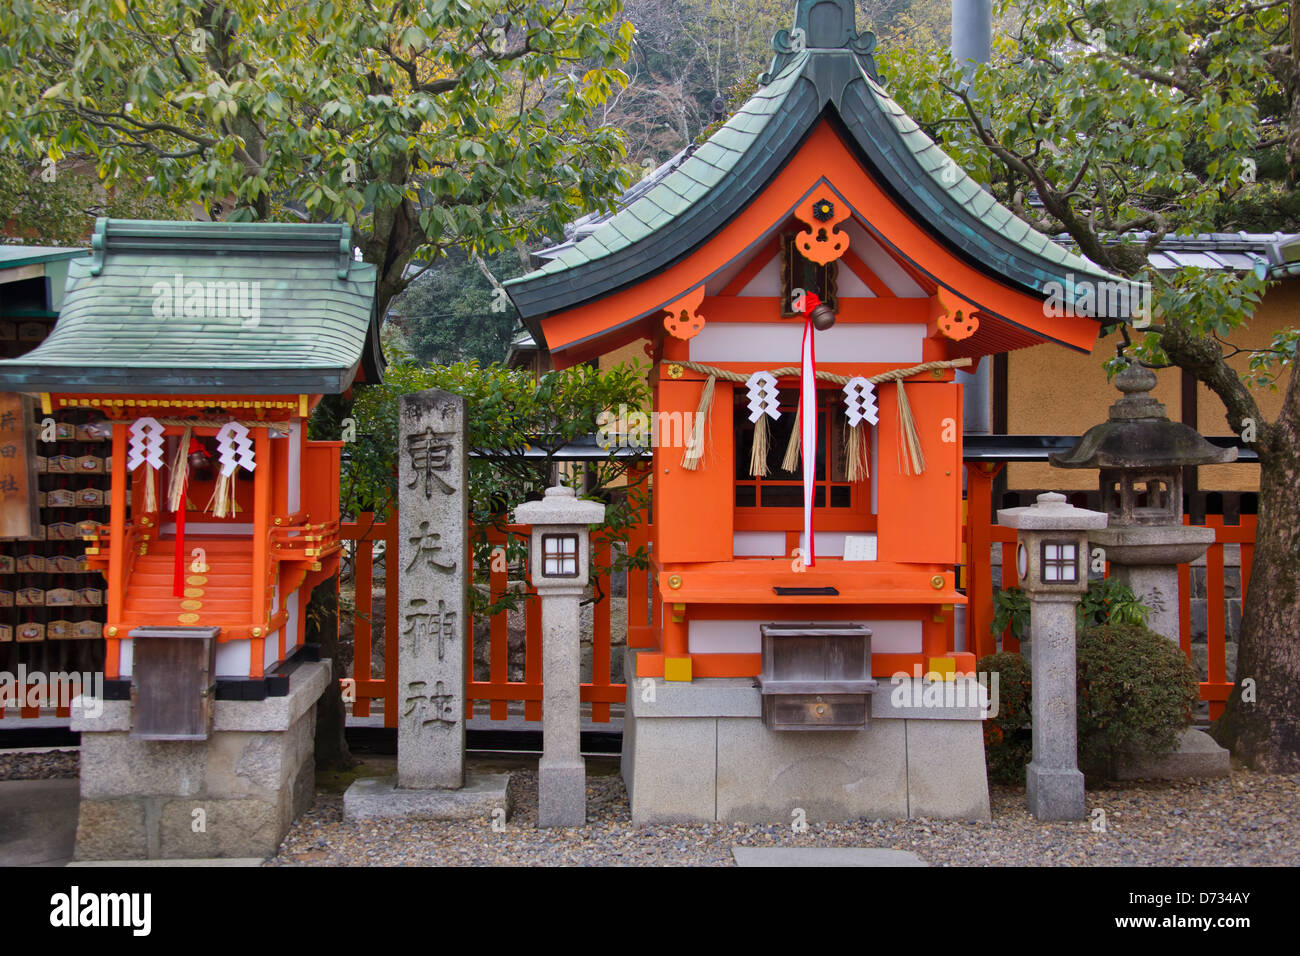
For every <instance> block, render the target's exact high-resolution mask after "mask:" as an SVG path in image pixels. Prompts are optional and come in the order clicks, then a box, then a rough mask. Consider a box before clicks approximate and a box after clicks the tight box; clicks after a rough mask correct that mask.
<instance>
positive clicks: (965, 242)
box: [506, 0, 1143, 341]
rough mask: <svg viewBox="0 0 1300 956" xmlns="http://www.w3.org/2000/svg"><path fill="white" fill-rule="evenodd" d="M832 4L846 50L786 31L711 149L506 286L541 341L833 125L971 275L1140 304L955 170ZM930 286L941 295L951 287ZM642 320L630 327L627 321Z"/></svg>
mask: <svg viewBox="0 0 1300 956" xmlns="http://www.w3.org/2000/svg"><path fill="white" fill-rule="evenodd" d="M826 6H827V5H826V4H824V3H823V4H817V5H813V7H810V6H808V5H807V4H805V3H802V2H801V3H800V4H799V5H798V7H797V9H796V23H805V24H806V25H812V24H815V22H816V21H815V19H806V20H800V19H799V18H800V17H805V18H807V16H808V11H810V10H812V9H813V8H814V7H817V8H818V9H820V8H823V7H826ZM837 6H839V7H840V9H841V11H842V16H841V18H840V19H839V20H838V21H835V20H834V18H832V19H831V20H824V21H823V23H829V24H831V26H830V27H828V28H826V29H825V30H824V32H823V34H822V36H823V37H827V36H831V37H834V36H842V37H843V39H842V41H839V42H826V44H825V46H823V47H816V46H814V45H813V40H812V39H809V40H808V43H807V45H806V46H805V47H803V48H799V49H796V48H795V46H792V45H791V43H790V34H788V33H786V32H785V31H782V32H781V33H779V34H778V35H777V38H776V41H775V45H776V47H777V50H778V55H777V58H776V60H775V61H774V68H773V74H774V75H772V76H771V77H770V81H769V82H768V83H767V85H765V86H763V87H762V88H760V90H759V91H758V93H757V94H755V95H754V96H753V97H752V98H751V99H750V100H749V101H748V102H746V103H745V104H744V105H743V106H742V107H741V108H740V110H739V111H738V112H737V113H736V114H735V115H734V116H732V117H731V119H730V120H728V122H727V123H726V124H725V125H724V126H723V127H722V128H721V129H719V130H718V131H717V132H716V133H714V134H713V135H712V136H711V137H710V138H709V140H708V141H707V142H706V143H704V144H702V145H701V146H700V147H699V148H698V149H694V150H687V152H686V154H684V157H682V158H680V159H679V160H678V161H676V165H675V166H671V165H670V167H669V168H666V169H664V170H661V171H660V172H658V173H657V174H656V176H655V178H654V179H653V181H650V182H648V183H640V184H637V185H636V186H634V187H632V189H630V190H629V191H628V192H627V193H626V194H625V195H624V198H623V202H624V203H625V205H624V206H623V208H622V209H620V210H619V212H618V213H617V214H615V215H613V216H611V217H607V218H604V219H601V218H600V217H587V219H585V220H579V222H578V223H577V224H575V226H578V227H580V229H579V231H578V234H577V237H576V241H573V242H569V243H563V244H561V245H560V246H557V247H553V249H551V250H543V251H542V252H541V253H540V256H542V257H545V258H547V259H549V261H547V262H545V264H543V265H541V266H540V267H539V268H537V269H535V270H534V271H533V272H530V273H528V274H527V275H524V276H521V277H519V278H517V279H514V280H511V281H510V282H507V283H506V287H507V288H508V290H509V292H510V295H511V298H512V300H513V301H514V303H515V306H516V307H517V308H518V309H519V312H520V315H521V316H522V317H523V318H524V320H525V322H527V323H528V324H529V327H530V329H532V331H533V333H534V335H535V336H536V337H537V338H538V340H539V341H541V340H542V334H541V326H540V321H539V320H540V319H541V318H542V317H544V316H546V315H550V314H553V313H555V312H558V311H561V310H563V309H568V308H572V307H574V306H577V305H580V304H583V303H584V302H590V301H593V300H596V299H599V298H601V297H603V296H606V295H609V294H611V293H613V292H616V291H618V290H619V289H622V288H626V287H628V286H629V285H632V284H634V283H636V282H638V281H640V280H641V279H643V278H645V277H647V276H650V275H654V274H656V273H658V272H660V271H662V270H663V269H664V268H667V267H668V266H671V265H672V264H673V263H674V262H676V261H678V260H680V259H682V258H684V257H685V256H687V255H689V254H690V253H691V252H692V251H694V250H695V249H696V248H698V247H699V246H701V245H702V244H704V243H705V242H707V241H708V240H709V238H710V237H711V236H712V235H713V234H714V233H715V232H717V231H718V230H719V229H721V228H722V227H723V226H724V225H726V223H727V222H728V221H730V220H731V219H732V218H733V217H734V216H736V215H737V214H739V212H740V211H742V210H743V209H744V208H745V206H746V205H747V204H748V203H749V201H750V200H752V199H753V198H754V197H755V196H756V195H758V193H759V192H761V191H762V189H763V188H764V187H765V186H766V185H767V184H768V183H769V182H770V181H771V178H772V177H773V176H775V175H776V173H777V172H779V170H780V168H781V166H782V165H784V162H785V161H786V160H787V159H788V158H789V156H790V155H792V154H793V153H794V152H795V151H796V150H797V149H798V148H799V145H800V144H801V143H802V141H803V139H804V137H805V136H807V134H808V133H809V131H810V130H811V129H812V128H813V127H814V126H815V125H816V124H817V123H818V122H819V121H821V119H822V118H823V117H824V116H826V115H827V114H830V113H833V114H835V115H836V116H838V118H839V119H840V121H841V122H842V124H843V128H844V129H846V130H847V132H848V133H849V134H850V137H849V138H850V141H851V143H852V145H854V146H855V147H856V148H857V149H858V151H859V154H860V156H861V157H862V159H863V161H864V163H865V164H866V166H867V167H868V168H869V169H870V170H871V171H872V172H873V174H874V175H875V176H876V177H877V178H878V180H880V181H881V183H882V185H883V186H884V187H885V188H886V190H887V191H889V192H890V193H891V194H893V195H894V196H895V197H896V198H897V199H898V201H899V202H900V204H901V205H902V206H903V207H904V208H905V209H907V210H908V211H909V212H910V213H911V215H912V216H913V217H914V218H915V219H917V220H918V221H919V222H920V223H921V224H922V225H924V226H925V227H926V228H927V229H928V230H929V231H930V233H931V234H932V235H934V236H935V237H936V238H938V239H939V240H940V241H942V242H943V243H944V244H945V245H946V246H948V248H949V249H951V250H952V251H953V252H954V253H955V254H956V255H958V256H959V257H961V258H963V259H964V260H965V261H967V262H968V263H969V264H971V265H973V266H974V267H975V268H977V269H980V270H981V271H983V272H985V273H986V274H989V275H992V276H994V277H996V278H998V279H999V280H1001V281H1004V282H1008V283H1010V284H1012V285H1017V286H1019V287H1021V288H1022V289H1024V290H1025V291H1026V292H1029V293H1031V294H1035V295H1046V291H1045V287H1046V285H1047V283H1049V282H1055V283H1059V284H1060V285H1061V286H1062V287H1064V288H1067V289H1068V288H1079V289H1082V288H1083V287H1085V286H1086V285H1087V281H1086V280H1091V281H1094V282H1096V281H1105V282H1115V283H1120V284H1121V286H1126V287H1127V288H1128V289H1129V296H1130V301H1139V299H1138V298H1137V297H1138V296H1140V295H1141V294H1142V289H1143V287H1142V286H1141V284H1140V283H1135V282H1130V281H1129V280H1126V279H1124V278H1122V277H1120V276H1115V275H1112V274H1110V273H1108V272H1106V271H1105V270H1103V269H1101V268H1100V267H1098V266H1097V265H1095V264H1094V263H1092V262H1089V261H1088V260H1087V259H1084V258H1082V257H1080V256H1078V255H1075V254H1073V253H1071V252H1069V251H1068V250H1066V249H1064V248H1062V247H1061V246H1060V245H1058V244H1057V243H1056V242H1053V241H1052V240H1051V239H1050V238H1049V237H1047V236H1045V235H1042V234H1041V233H1039V232H1037V231H1036V230H1034V229H1033V228H1032V227H1030V226H1029V225H1028V223H1025V222H1024V221H1023V220H1021V219H1019V218H1018V217H1016V216H1015V215H1014V214H1013V213H1012V212H1011V211H1010V210H1008V209H1006V208H1005V207H1003V206H1001V205H999V204H998V203H997V202H996V200H994V198H993V197H992V196H991V195H989V194H988V193H987V192H986V191H985V190H984V189H983V188H981V187H980V186H979V184H978V183H976V182H975V181H974V180H973V179H971V178H970V177H969V176H968V175H967V174H966V173H965V172H964V171H962V170H961V169H960V167H959V166H957V165H956V164H955V163H953V162H952V161H951V160H950V159H949V158H948V157H947V155H946V154H945V153H944V152H943V151H942V150H941V149H940V148H939V147H938V146H937V145H936V144H935V143H934V142H933V141H932V140H931V139H930V138H929V137H928V136H927V135H926V134H925V133H924V132H923V131H922V130H921V129H920V127H918V126H917V124H916V123H915V122H914V121H913V120H912V119H911V117H909V116H908V115H907V114H906V113H905V112H904V111H903V109H902V108H901V107H900V106H899V105H898V104H897V103H895V102H894V101H893V100H892V99H891V98H890V97H889V95H888V94H887V93H886V92H885V90H884V88H883V87H882V86H881V85H880V83H879V82H878V81H877V79H876V77H875V70H874V62H873V61H872V60H871V57H870V52H871V49H872V48H873V47H874V39H871V38H869V35H864V36H859V35H858V34H857V33H856V31H855V30H854V29H853V24H852V19H851V18H852V12H851V11H852V4H851V3H849V2H848V0H844V3H842V4H837ZM809 29H810V30H811V31H813V32H815V30H816V27H815V26H809ZM809 35H810V36H811V33H810V34H809ZM950 169H951V171H949V170H950ZM945 177H947V178H950V179H952V180H953V181H952V182H945ZM933 278H934V279H935V280H936V281H938V282H940V284H942V282H943V277H938V276H936V277H933ZM1098 298H1099V299H1100V298H1102V297H1098ZM1116 300H1117V301H1120V302H1123V301H1124V300H1123V298H1122V297H1116ZM1109 301H1110V300H1108V302H1107V303H1100V304H1101V305H1103V306H1106V305H1108V304H1109ZM1098 317H1099V318H1118V317H1122V316H1109V315H1099V316H1098ZM639 318H640V317H639V316H628V317H627V319H626V322H634V321H636V320H637V319H639Z"/></svg>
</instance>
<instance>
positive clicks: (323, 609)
mask: <svg viewBox="0 0 1300 956" xmlns="http://www.w3.org/2000/svg"><path fill="white" fill-rule="evenodd" d="M307 641H308V642H309V643H315V644H319V645H320V654H321V659H322V660H326V659H327V660H329V662H330V666H331V668H332V670H331V677H332V680H331V681H330V683H329V686H328V687H326V688H325V693H324V694H322V695H321V699H320V700H319V701H318V702H317V704H316V769H317V770H348V769H350V768H352V767H354V766H356V763H357V761H356V760H355V759H353V757H352V752H351V751H350V750H348V742H347V738H346V737H345V736H344V733H343V731H344V729H345V726H346V721H347V710H346V709H345V708H344V706H343V694H342V690H341V689H340V685H339V681H340V680H341V679H342V678H344V677H346V676H347V675H346V674H344V673H343V669H342V667H340V666H339V659H338V658H339V601H338V576H337V575H335V576H334V577H332V578H330V579H329V580H328V581H322V582H321V583H320V584H318V585H316V588H315V590H313V591H312V593H311V601H310V602H309V603H308V606H307Z"/></svg>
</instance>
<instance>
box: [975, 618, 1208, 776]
mask: <svg viewBox="0 0 1300 956" xmlns="http://www.w3.org/2000/svg"><path fill="white" fill-rule="evenodd" d="M1076 659H1077V668H1078V699H1077V704H1076V706H1077V714H1078V748H1079V751H1078V754H1079V757H1078V759H1079V766H1080V767H1081V768H1083V769H1084V770H1085V771H1087V772H1089V773H1093V774H1097V775H1102V776H1105V775H1107V774H1109V772H1110V770H1111V768H1112V766H1113V762H1114V760H1115V758H1116V757H1118V756H1119V755H1120V754H1123V753H1130V752H1135V753H1143V754H1150V755H1153V756H1159V755H1162V754H1166V753H1169V752H1170V751H1172V750H1173V749H1174V747H1175V746H1177V743H1178V736H1179V734H1180V733H1181V731H1182V730H1183V729H1184V728H1185V727H1187V726H1188V725H1189V724H1190V723H1191V720H1192V716H1193V714H1194V712H1195V708H1196V702H1197V698H1198V696H1199V692H1198V687H1197V680H1196V674H1195V672H1194V670H1193V669H1192V665H1191V662H1190V661H1188V659H1187V658H1186V656H1184V654H1183V652H1182V651H1181V650H1179V648H1178V647H1177V646H1176V645H1175V644H1174V643H1173V642H1172V641H1170V640H1168V639H1167V638H1165V637H1162V636H1161V635H1159V634H1157V633H1155V632H1154V631H1152V630H1150V629H1149V628H1147V627H1145V626H1143V625H1141V624H1103V625H1098V626H1096V627H1087V628H1084V629H1082V630H1081V631H1079V634H1078V646H1077V650H1076ZM979 670H980V671H981V672H983V673H990V674H991V673H996V674H998V675H999V676H998V709H997V713H996V715H995V716H993V717H991V718H989V719H988V720H986V721H985V722H984V752H985V757H986V760H987V763H988V773H989V779H990V780H992V781H996V782H998V783H1024V780H1025V765H1026V764H1027V763H1028V762H1029V760H1030V758H1031V757H1032V756H1033V740H1032V737H1031V729H1030V728H1031V709H1032V708H1031V703H1032V700H1033V688H1032V682H1031V676H1030V669H1029V665H1028V664H1027V663H1026V662H1025V661H1024V660H1023V659H1022V658H1021V656H1020V655H1019V654H1010V653H1001V654H990V655H988V656H986V657H983V658H981V659H980V662H979Z"/></svg>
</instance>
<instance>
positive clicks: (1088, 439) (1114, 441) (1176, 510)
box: [1049, 365, 1237, 641]
mask: <svg viewBox="0 0 1300 956" xmlns="http://www.w3.org/2000/svg"><path fill="white" fill-rule="evenodd" d="M1155 384H1156V376H1155V373H1154V372H1152V371H1151V370H1150V369H1145V368H1142V367H1141V366H1138V365H1130V366H1129V367H1128V368H1127V369H1125V370H1124V371H1122V372H1120V373H1119V374H1118V375H1117V376H1115V387H1116V388H1118V389H1119V390H1120V392H1122V393H1123V397H1122V398H1120V399H1118V400H1117V401H1116V402H1115V404H1113V405H1111V407H1110V416H1109V419H1108V420H1107V421H1105V422H1103V423H1102V424H1100V425H1094V426H1093V427H1092V428H1090V429H1088V431H1087V432H1085V433H1084V435H1083V437H1082V438H1080V439H1079V443H1078V444H1077V445H1075V446H1074V448H1072V449H1070V450H1069V451H1068V452H1065V453H1064V454H1057V455H1052V456H1050V458H1049V460H1050V461H1051V463H1052V464H1053V465H1056V466H1057V467H1058V468H1098V469H1100V470H1101V479H1100V481H1101V501H1102V509H1103V510H1104V511H1106V513H1107V514H1108V515H1109V516H1110V524H1109V526H1108V527H1107V528H1106V529H1105V530H1104V531H1099V532H1097V533H1096V534H1094V535H1093V536H1092V541H1093V543H1094V544H1097V545H1100V546H1101V547H1102V548H1104V549H1105V551H1106V560H1108V561H1109V562H1110V563H1111V565H1112V573H1113V575H1114V576H1115V578H1116V579H1118V580H1120V581H1123V582H1124V583H1125V584H1127V585H1128V586H1129V587H1130V588H1132V589H1133V593H1134V594H1136V595H1137V596H1138V597H1139V598H1140V599H1141V600H1142V601H1144V602H1145V603H1146V604H1147V606H1148V607H1150V608H1151V609H1152V613H1151V617H1150V619H1149V621H1148V625H1149V626H1150V628H1151V629H1152V630H1153V631H1156V632H1157V633H1159V634H1163V635H1165V636H1166V637H1168V638H1170V639H1171V640H1174V641H1177V640H1178V565H1180V564H1185V563H1187V562H1188V561H1195V560H1196V559H1197V558H1199V557H1200V556H1201V555H1202V554H1204V553H1205V549H1206V548H1207V547H1209V545H1210V544H1211V543H1213V541H1214V530H1213V529H1212V528H1200V527H1193V526H1187V525H1184V524H1183V469H1184V468H1186V467H1188V466H1194V465H1213V464H1220V463H1225V462H1231V461H1236V459H1237V450H1236V449H1235V448H1218V447H1216V446H1215V445H1211V444H1210V443H1209V442H1207V441H1206V440H1205V439H1204V438H1202V437H1201V436H1200V435H1198V434H1197V433H1196V431H1195V430H1193V429H1192V428H1189V427H1188V426H1187V425H1183V424H1180V423H1178V422H1172V421H1170V420H1169V418H1168V416H1166V415H1165V407H1164V405H1162V404H1161V403H1160V402H1157V401H1156V400H1155V399H1153V398H1152V397H1151V395H1150V394H1149V393H1150V391H1151V389H1152V388H1153V387H1155Z"/></svg>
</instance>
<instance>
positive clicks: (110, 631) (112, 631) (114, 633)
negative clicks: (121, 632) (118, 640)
mask: <svg viewBox="0 0 1300 956" xmlns="http://www.w3.org/2000/svg"><path fill="white" fill-rule="evenodd" d="M108 636H109V637H117V628H115V627H110V628H109V629H108Z"/></svg>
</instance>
